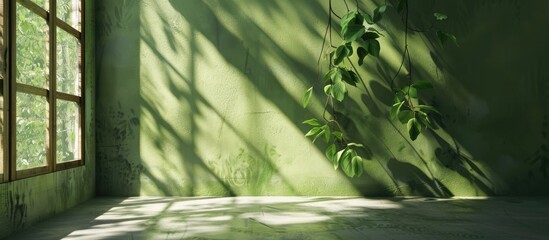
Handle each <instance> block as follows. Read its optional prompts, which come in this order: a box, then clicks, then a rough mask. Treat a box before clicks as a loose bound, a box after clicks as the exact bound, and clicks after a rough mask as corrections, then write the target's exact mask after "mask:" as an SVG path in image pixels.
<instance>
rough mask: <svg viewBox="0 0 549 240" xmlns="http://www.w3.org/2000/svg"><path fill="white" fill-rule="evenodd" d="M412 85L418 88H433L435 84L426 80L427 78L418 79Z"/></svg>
mask: <svg viewBox="0 0 549 240" xmlns="http://www.w3.org/2000/svg"><path fill="white" fill-rule="evenodd" d="M412 86H413V87H415V88H417V89H428V88H433V85H432V84H431V82H429V81H425V80H417V81H415V82H414V83H413V84H412Z"/></svg>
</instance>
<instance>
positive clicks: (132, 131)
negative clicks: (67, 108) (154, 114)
mask: <svg viewBox="0 0 549 240" xmlns="http://www.w3.org/2000/svg"><path fill="white" fill-rule="evenodd" d="M115 106H116V108H114V107H112V106H110V107H109V110H108V111H107V114H106V115H107V116H100V117H98V119H100V120H98V121H97V123H96V128H97V133H96V134H97V143H96V146H97V160H98V162H97V169H98V171H97V174H98V181H100V182H98V185H97V187H98V192H99V193H103V192H112V191H113V190H114V189H112V188H113V187H115V188H116V187H117V186H114V185H113V183H121V184H122V185H123V187H122V186H118V187H120V189H117V190H118V191H117V192H118V193H120V191H122V192H123V193H122V194H123V195H127V194H129V192H125V191H132V189H134V188H135V186H134V184H136V183H138V180H139V176H140V174H141V172H142V171H143V166H142V165H141V163H140V161H139V160H136V159H131V157H130V153H131V152H130V145H131V144H132V141H135V140H136V139H137V135H138V130H139V118H138V117H137V113H136V111H135V110H134V109H131V108H125V107H123V106H122V104H120V103H118V104H117V105H115Z"/></svg>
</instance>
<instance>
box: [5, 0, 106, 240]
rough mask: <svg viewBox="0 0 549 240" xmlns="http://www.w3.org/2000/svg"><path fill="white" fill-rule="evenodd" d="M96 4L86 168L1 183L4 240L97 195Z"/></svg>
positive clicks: (90, 6) (89, 5)
mask: <svg viewBox="0 0 549 240" xmlns="http://www.w3.org/2000/svg"><path fill="white" fill-rule="evenodd" d="M93 12H94V3H93V1H89V0H88V1H86V24H88V25H87V28H86V32H85V34H86V49H85V51H86V59H85V69H86V79H85V83H86V92H85V96H86V102H85V109H86V115H85V132H86V141H85V148H86V152H85V156H84V157H85V159H86V163H85V166H82V167H77V168H72V169H68V170H63V171H59V172H55V173H51V174H46V175H40V176H37V177H32V178H27V179H22V180H17V181H14V182H8V183H2V184H0V238H3V237H5V236H7V235H9V234H11V233H12V232H15V231H19V230H21V229H24V228H26V227H28V226H30V225H31V224H33V223H34V222H37V221H43V220H45V221H47V218H48V217H51V216H52V215H55V214H57V213H60V212H62V211H65V210H66V209H69V208H71V207H74V206H76V205H78V204H80V203H82V202H84V201H86V200H88V199H90V198H91V197H93V196H94V195H95V171H96V170H95V164H96V163H95V152H96V150H95V133H94V132H95V124H94V122H95V114H94V112H95V109H94V108H95V107H94V106H95V103H94V97H93V96H94V95H95V86H94V85H95V70H94V68H95V59H94V52H95V47H94V37H93V36H94V31H95V28H94V27H93V26H94V15H93Z"/></svg>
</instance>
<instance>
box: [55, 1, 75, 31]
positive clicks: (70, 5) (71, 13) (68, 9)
mask: <svg viewBox="0 0 549 240" xmlns="http://www.w3.org/2000/svg"><path fill="white" fill-rule="evenodd" d="M79 3H80V0H57V18H59V19H61V20H63V22H66V23H68V24H69V25H71V26H72V27H73V28H75V29H76V30H80V7H79V6H80V4H79Z"/></svg>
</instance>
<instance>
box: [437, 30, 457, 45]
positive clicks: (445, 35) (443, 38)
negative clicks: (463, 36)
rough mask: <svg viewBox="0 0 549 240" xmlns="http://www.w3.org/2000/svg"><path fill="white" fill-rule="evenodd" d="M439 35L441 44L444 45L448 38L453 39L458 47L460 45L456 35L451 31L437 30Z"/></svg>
mask: <svg viewBox="0 0 549 240" xmlns="http://www.w3.org/2000/svg"><path fill="white" fill-rule="evenodd" d="M437 37H438V40H439V41H440V44H441V45H442V46H444V44H446V42H447V41H448V40H450V41H452V42H453V43H454V44H455V45H456V46H457V47H459V44H458V42H457V38H456V36H454V34H451V33H447V32H443V31H437Z"/></svg>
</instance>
